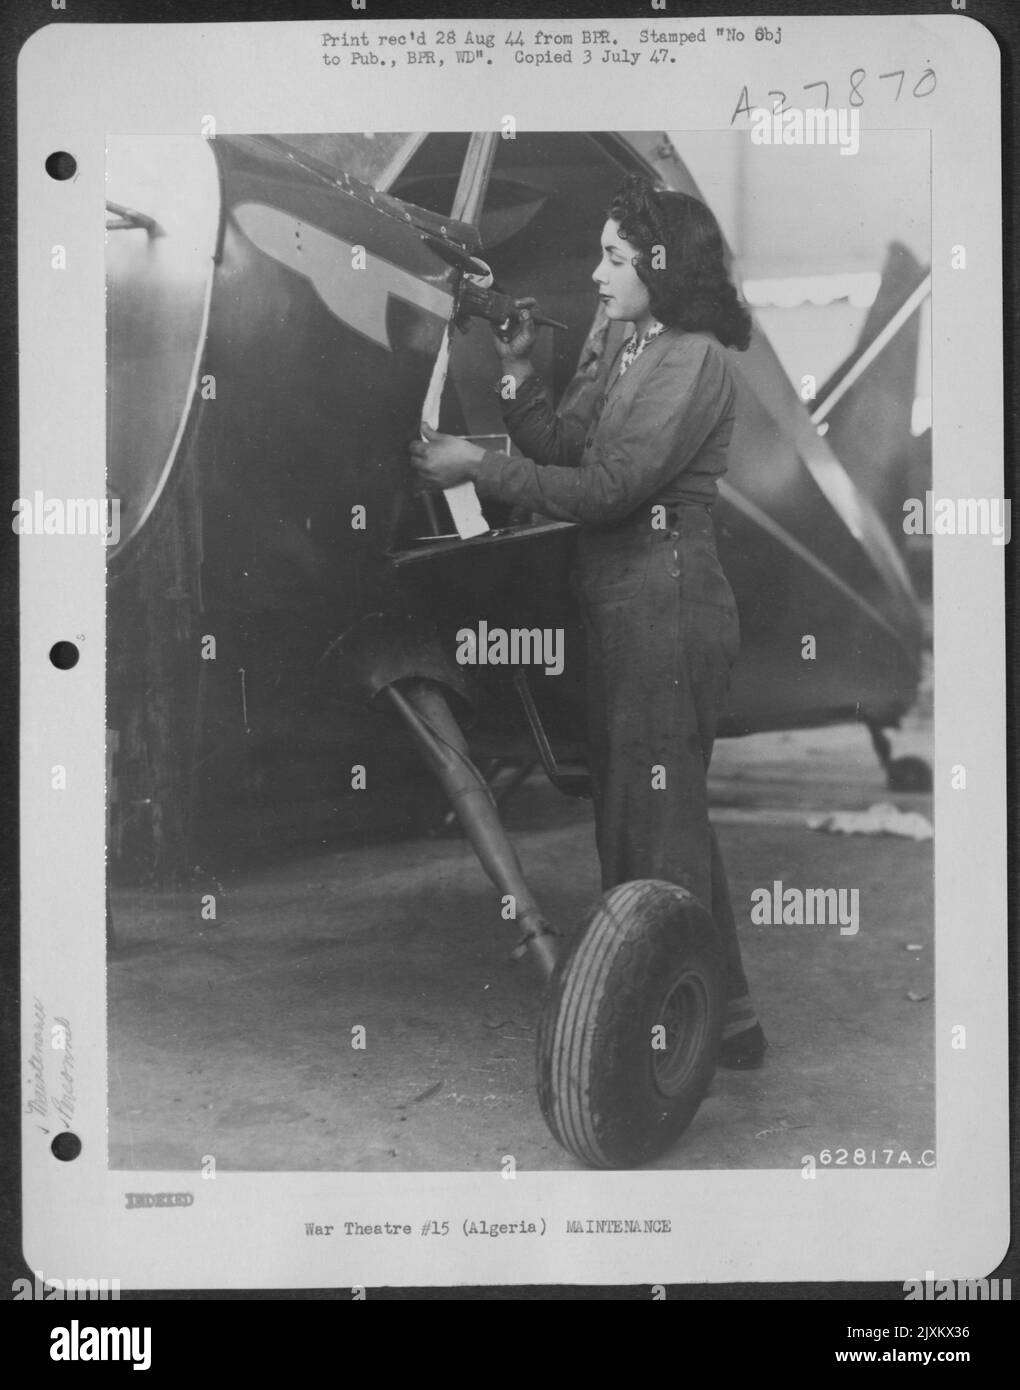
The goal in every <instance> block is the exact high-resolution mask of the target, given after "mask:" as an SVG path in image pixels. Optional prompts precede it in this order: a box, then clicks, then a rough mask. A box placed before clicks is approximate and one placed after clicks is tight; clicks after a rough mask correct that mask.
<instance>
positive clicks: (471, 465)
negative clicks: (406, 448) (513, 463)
mask: <svg viewBox="0 0 1020 1390" xmlns="http://www.w3.org/2000/svg"><path fill="white" fill-rule="evenodd" d="M421 432H422V434H423V435H424V436H425V438H424V440H418V439H416V440H415V441H414V443H413V444H412V445H411V465H412V467H413V468H414V470H415V472H416V473H417V474H418V481H419V482H420V483H421V485H422V489H423V490H424V491H425V492H440V491H442V489H443V488H448V487H454V486H456V484H457V483H466V482H470V481H471V480H472V479H473V478H474V477H476V476H477V472H478V462H479V460H480V459H481V458H482V457H483V455H484V453H485V450H484V449H479V447H478V446H477V444H469V443H468V441H467V440H466V439H458V438H457V436H456V435H453V434H439V433H438V432H437V431H436V430H433V429H429V427H428V425H422V427H421Z"/></svg>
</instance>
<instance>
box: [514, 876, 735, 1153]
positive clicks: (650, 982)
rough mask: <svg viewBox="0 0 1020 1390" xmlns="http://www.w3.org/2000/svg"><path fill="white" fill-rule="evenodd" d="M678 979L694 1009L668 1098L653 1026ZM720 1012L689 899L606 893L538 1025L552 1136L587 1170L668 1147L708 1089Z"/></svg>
mask: <svg viewBox="0 0 1020 1390" xmlns="http://www.w3.org/2000/svg"><path fill="white" fill-rule="evenodd" d="M682 977H683V978H686V979H687V980H688V981H691V982H692V984H693V987H694V989H695V993H696V994H697V996H698V997H699V998H700V999H701V1001H702V1003H701V1005H699V1006H698V1009H697V1010H696V1012H698V1013H699V1020H698V1022H697V1023H696V1026H695V1028H694V1030H688V1031H689V1033H690V1037H689V1038H688V1039H687V1040H686V1043H687V1047H688V1050H689V1052H690V1057H689V1059H688V1060H687V1062H686V1064H685V1065H684V1067H683V1075H682V1077H681V1078H680V1079H679V1081H678V1083H677V1084H676V1086H675V1088H670V1089H671V1090H673V1093H672V1094H668V1095H667V1094H665V1093H664V1092H663V1090H662V1089H661V1088H660V1086H659V1085H658V1084H657V1081H656V1053H655V1051H654V1050H653V1046H652V1037H653V1035H652V1029H653V1027H654V1026H655V1025H656V1023H658V1022H659V1021H660V1019H658V1018H657V1017H656V1014H659V1013H661V1012H662V1005H663V1003H664V1002H665V1000H666V998H668V995H669V993H670V991H671V990H672V988H673V985H674V984H675V983H677V982H679V980H680V979H681V978H682ZM724 1013H725V1000H724V990H723V961H722V949H721V945H720V942H719V936H718V932H717V931H716V927H715V924H714V922H713V921H712V918H711V915H710V914H709V912H708V911H707V909H706V908H705V907H704V906H703V905H702V904H701V903H700V902H699V900H698V899H697V898H696V897H695V896H694V894H693V893H690V892H688V891H687V890H686V889H684V888H680V887H678V886H677V885H676V884H673V883H664V882H659V881H657V880H653V879H641V880H635V881H633V882H630V883H624V884H620V885H619V886H618V887H616V888H612V889H610V890H609V892H608V893H606V894H604V895H603V897H602V899H601V901H600V902H599V903H597V904H596V906H595V907H594V909H593V910H592V912H591V914H590V915H589V917H588V919H587V920H586V922H585V925H584V927H583V929H582V931H581V932H580V933H579V934H578V936H577V939H576V940H575V941H574V943H573V945H572V946H571V947H570V949H569V950H568V951H566V952H565V953H564V955H563V956H562V957H561V959H560V961H559V962H558V963H557V966H556V970H555V972H554V973H553V977H552V980H551V981H550V984H549V989H548V992H547V994H546V998H545V1002H544V1005H543V1009H542V1014H541V1018H540V1021H539V1028H538V1097H539V1103H540V1105H541V1107H542V1113H543V1115H544V1116H545V1120H546V1123H547V1124H548V1126H549V1128H550V1130H551V1131H552V1133H553V1135H554V1136H555V1138H556V1139H557V1140H558V1141H559V1142H560V1143H561V1144H562V1145H563V1147H564V1148H565V1149H568V1150H569V1151H570V1153H572V1154H574V1155H575V1157H577V1158H579V1159H580V1160H581V1161H582V1162H583V1163H586V1164H588V1165H589V1166H590V1167H592V1168H630V1167H637V1166H640V1165H641V1164H643V1163H647V1162H648V1161H649V1160H650V1159H652V1158H654V1157H656V1156H657V1155H658V1154H660V1153H662V1152H663V1151H664V1150H666V1149H668V1148H669V1147H670V1146H671V1145H672V1144H673V1143H674V1142H675V1140H676V1139H677V1137H678V1136H679V1135H680V1134H681V1133H682V1132H683V1131H684V1130H685V1129H686V1128H687V1126H688V1125H689V1124H690V1122H691V1120H692V1119H693V1118H694V1114H695V1112H696V1110H697V1108H698V1106H699V1105H700V1104H701V1101H702V1099H703V1097H704V1095H705V1092H706V1091H707V1089H708V1087H709V1084H710V1083H711V1080H712V1076H713V1074H714V1072H715V1068H716V1062H717V1059H718V1054H719V1043H720V1038H721V1035H722V1024H723V1016H724ZM677 1036H680V1035H679V1034H678V1035H677Z"/></svg>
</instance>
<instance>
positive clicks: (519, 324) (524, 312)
mask: <svg viewBox="0 0 1020 1390" xmlns="http://www.w3.org/2000/svg"><path fill="white" fill-rule="evenodd" d="M535 303H536V301H535V300H534V299H530V298H529V299H515V300H514V306H515V307H516V309H517V311H518V312H517V314H515V316H514V327H513V331H512V332H511V334H510V336H509V337H508V338H504V337H502V336H501V335H500V333H499V330H498V329H497V328H496V326H495V325H493V329H492V332H493V336H494V337H495V339H496V351H497V352H498V353H499V355H500V357H501V358H502V360H503V364H504V366H506V367H507V368H508V369H511V370H512V369H513V368H514V367H515V366H525V367H527V369H528V371H530V370H531V364H530V362H529V361H528V359H529V358H530V357H531V354H532V351H533V350H534V347H535V343H536V342H537V341H538V329H537V328H536V327H535V324H534V322H533V320H532V317H531V311H532V309H534V307H535Z"/></svg>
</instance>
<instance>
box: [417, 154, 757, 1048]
mask: <svg viewBox="0 0 1020 1390" xmlns="http://www.w3.org/2000/svg"><path fill="white" fill-rule="evenodd" d="M592 279H593V280H594V281H595V284H596V285H597V286H598V291H599V299H600V300H601V302H602V303H603V305H604V306H605V311H606V314H607V315H608V317H609V318H610V319H619V320H622V321H624V322H629V323H632V324H633V326H634V332H633V334H632V336H631V337H630V338H629V339H628V341H627V342H626V343H625V344H624V345H623V347H622V348H621V350H620V351H619V352H618V353H617V354H616V355H615V357H613V358H612V360H610V361H608V362H604V363H603V364H602V367H601V369H600V373H599V377H598V379H597V382H596V389H595V391H594V392H592V391H591V390H588V391H582V392H580V393H579V394H578V395H577V397H576V399H577V401H579V402H582V401H583V402H584V405H583V406H582V405H578V406H577V407H575V409H574V410H572V411H567V412H565V413H564V414H563V415H562V416H558V415H556V414H555V413H554V412H553V411H552V409H551V408H550V406H549V404H548V401H547V398H546V396H545V393H544V389H543V387H542V384H541V382H540V381H539V379H538V377H537V375H536V373H535V371H534V368H533V367H532V364H531V360H530V358H531V352H532V349H533V347H534V344H535V338H536V330H535V326H534V324H533V323H532V322H531V319H530V311H529V307H528V306H529V305H530V304H532V303H533V301H529V300H522V301H519V303H520V304H521V306H523V307H522V310H521V323H520V326H519V327H518V328H517V329H516V331H515V332H514V333H513V335H512V336H511V337H510V338H509V340H508V341H503V340H502V339H500V338H499V337H498V336H497V346H498V350H499V353H500V356H501V358H502V365H503V371H504V379H503V380H504V384H506V383H507V380H508V378H512V380H513V383H514V386H513V392H512V395H513V399H511V400H508V401H506V402H505V405H504V415H505V417H506V423H507V428H508V430H509V432H510V434H511V437H512V438H513V440H514V442H515V444H516V445H517V446H518V448H520V449H521V451H522V453H523V454H524V455H525V457H523V458H516V457H515V458H510V457H507V456H506V455H505V454H498V453H494V452H487V451H484V450H482V449H480V448H478V447H476V446H475V445H472V444H469V443H467V442H466V441H464V440H461V439H456V438H454V437H452V436H449V435H442V434H437V433H434V432H432V431H428V437H427V439H426V440H425V441H424V442H416V443H414V444H412V445H411V454H412V461H413V463H414V465H415V467H416V469H417V472H418V474H419V478H420V479H421V481H422V483H423V485H424V486H425V487H426V488H431V489H439V488H447V487H451V486H452V485H453V484H455V483H460V482H464V481H466V480H470V481H471V482H473V483H474V485H475V488H476V489H477V492H478V495H479V497H480V498H481V499H482V500H483V501H485V500H486V499H491V500H493V501H499V502H508V503H512V504H514V505H516V506H523V507H526V508H528V509H530V510H531V511H534V512H539V513H541V514H543V515H544V516H547V517H552V518H556V519H559V520H564V521H575V522H580V524H581V529H580V534H579V539H578V558H577V566H576V571H575V576H574V582H575V584H576V588H577V594H578V597H579V599H580V603H581V610H582V613H583V616H584V621H585V627H586V631H587V637H588V699H589V712H590V713H589V720H590V742H591V755H592V779H593V792H594V801H595V824H596V836H597V841H598V852H599V859H600V862H601V866H602V884H603V888H605V889H608V888H611V887H614V886H615V885H616V884H618V883H623V882H626V881H628V880H631V879H665V880H666V881H668V882H672V883H678V884H681V885H682V886H684V887H686V888H689V889H690V890H691V892H693V893H694V894H696V896H697V897H698V898H699V899H700V900H701V902H702V903H704V904H705V905H706V906H707V907H708V908H709V909H710V911H711V912H712V915H713V917H714V919H715V922H716V925H717V927H718V930H719V933H720V936H721V938H722V941H723V944H724V951H725V959H726V991H727V1013H726V1020H725V1024H724V1028H723V1043H722V1051H721V1055H720V1061H721V1063H722V1064H723V1065H724V1066H729V1067H739V1068H748V1067H756V1066H760V1065H761V1061H762V1057H763V1054H764V1052H765V1048H766V1042H765V1037H764V1034H763V1033H762V1030H761V1027H760V1025H759V1023H758V1020H757V1017H756V1015H755V1011H754V1006H753V1004H752V1002H751V999H750V994H749V991H748V986H747V981H746V979H745V977H744V972H743V968H742V965H741V959H740V948H739V945H738V942H737V932H736V924H735V922H734V918H733V910H732V907H731V904H730V899H729V891H728V888H727V884H726V874H725V871H724V869H723V865H722V860H721V858H720V855H719V849H718V845H717V843H716V839H715V834H714V832H713V830H712V828H711V826H710V824H709V819H708V793H707V769H708V763H709V759H710V757H711V753H712V744H713V740H714V738H715V732H716V724H717V720H718V716H719V710H720V707H721V705H722V701H723V698H724V696H725V693H726V689H727V686H728V684H729V675H730V668H731V667H732V664H733V662H734V660H735V659H736V655H737V650H738V647H739V626H738V621H737V610H736V604H735V602H734V598H733V593H732V591H731V589H730V586H729V584H728V582H727V580H726V577H725V575H724V574H723V572H722V569H721V567H720V565H719V561H718V558H717V556H716V551H715V534H714V530H713V526H712V518H711V508H712V503H713V502H714V500H715V497H716V492H717V489H716V480H717V479H718V477H719V476H720V475H721V474H722V473H723V472H724V471H725V467H726V450H727V446H728V444H729V442H730V436H731V434H732V431H733V421H734V410H735V404H734V403H735V396H736V391H735V386H734V382H733V377H732V374H731V371H730V367H729V363H728V361H727V355H726V351H725V349H726V348H727V347H736V348H738V349H740V350H741V351H742V350H743V349H745V348H746V347H747V345H748V342H749V339H750V318H749V315H748V313H747V310H746V309H745V308H744V307H743V306H742V305H741V304H740V302H739V300H738V298H737V293H736V290H735V289H734V287H733V285H732V284H731V283H730V281H729V279H728V277H727V274H726V269H725V264H724V260H723V244H722V237H721V234H720V232H719V228H718V225H717V223H716V221H715V218H714V217H713V216H712V214H711V212H710V211H709V210H708V208H707V207H705V205H704V204H703V203H701V202H699V201H698V200H697V199H695V198H691V197H688V196H687V195H686V194H684V193H677V192H665V191H656V190H654V189H653V188H652V186H651V184H649V183H648V182H647V181H646V180H644V179H642V178H638V177H634V178H629V179H628V180H627V181H626V182H625V183H624V185H623V187H622V188H621V189H620V191H619V192H618V194H617V195H616V198H615V199H614V201H613V204H612V207H611V208H610V210H609V219H608V221H607V222H606V224H605V227H604V228H603V231H602V259H601V260H600V261H599V263H598V266H597V267H596V269H595V272H594V274H593V276H592ZM502 394H504V395H506V394H511V393H507V392H505V391H504V392H503V393H502ZM568 398H569V399H575V397H574V393H573V392H572V391H569V392H568Z"/></svg>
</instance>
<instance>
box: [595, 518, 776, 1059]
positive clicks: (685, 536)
mask: <svg viewBox="0 0 1020 1390" xmlns="http://www.w3.org/2000/svg"><path fill="white" fill-rule="evenodd" d="M666 518H667V519H666V526H665V527H664V528H661V529H655V528H653V527H651V526H649V523H648V514H647V512H646V513H645V515H644V519H643V520H642V522H640V523H638V524H637V525H630V526H627V525H624V526H619V527H613V528H600V529H596V528H590V529H586V530H584V531H582V533H581V535H580V538H579V544H578V558H577V565H576V568H575V573H574V581H573V582H574V584H575V588H576V592H577V596H578V598H579V600H580V605H581V610H582V614H583V618H584V623H585V629H586V634H587V641H588V671H587V679H588V708H589V741H590V749H591V759H592V782H593V794H594V802H595V830H596V839H597V846H598V854H599V861H600V864H601V868H602V886H603V889H608V888H612V887H614V886H615V885H616V884H618V883H623V882H626V881H628V880H630V879H664V880H666V881H667V882H670V883H677V884H679V885H681V886H682V887H685V888H688V889H689V890H690V891H691V892H692V893H694V894H695V895H696V896H697V898H698V899H699V900H700V901H701V902H702V903H703V904H704V906H705V907H706V908H707V909H708V910H709V911H710V913H711V914H712V917H713V919H714V921H715V924H716V928H717V930H718V932H719V936H720V940H721V943H722V947H723V955H724V962H725V985H726V994H727V1001H728V1008H727V1020H726V1027H725V1030H724V1031H725V1033H726V1034H730V1033H734V1032H737V1031H741V1030H742V1029H745V1028H747V1027H749V1026H750V1025H751V1024H752V1023H753V1022H756V1019H755V1015H754V1010H753V1006H752V1005H751V1003H750V996H749V990H748V985H747V980H746V977H745V975H744V970H743V964H742V961H741V955H740V946H739V942H738V940H737V928H736V922H735V920H734V915H733V907H732V903H731V901H730V894H729V888H728V885H727V881H726V871H725V868H724V866H723V861H722V857H721V855H720V852H719V845H718V843H717V840H716V837H715V832H714V831H713V829H712V827H711V824H710V822H709V816H708V785H707V783H708V766H709V762H710V760H711V756H712V746H713V743H714V740H715V735H716V727H717V724H718V719H719V712H720V709H721V706H722V703H723V700H724V698H725V695H726V691H727V689H728V686H729V681H730V672H731V670H732V667H733V664H734V662H735V661H736V658H737V654H738V651H739V648H740V625H739V619H738V616H737V607H736V602H735V600H734V597H733V592H732V590H731V588H730V585H729V582H728V581H727V579H726V576H725V574H724V573H723V570H722V567H721V566H720V564H719V560H718V556H717V554H716V547H715V532H714V528H713V524H712V518H711V514H710V512H709V511H708V509H707V508H706V507H702V506H678V507H676V508H674V509H672V510H671V511H669V512H668V513H666Z"/></svg>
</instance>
